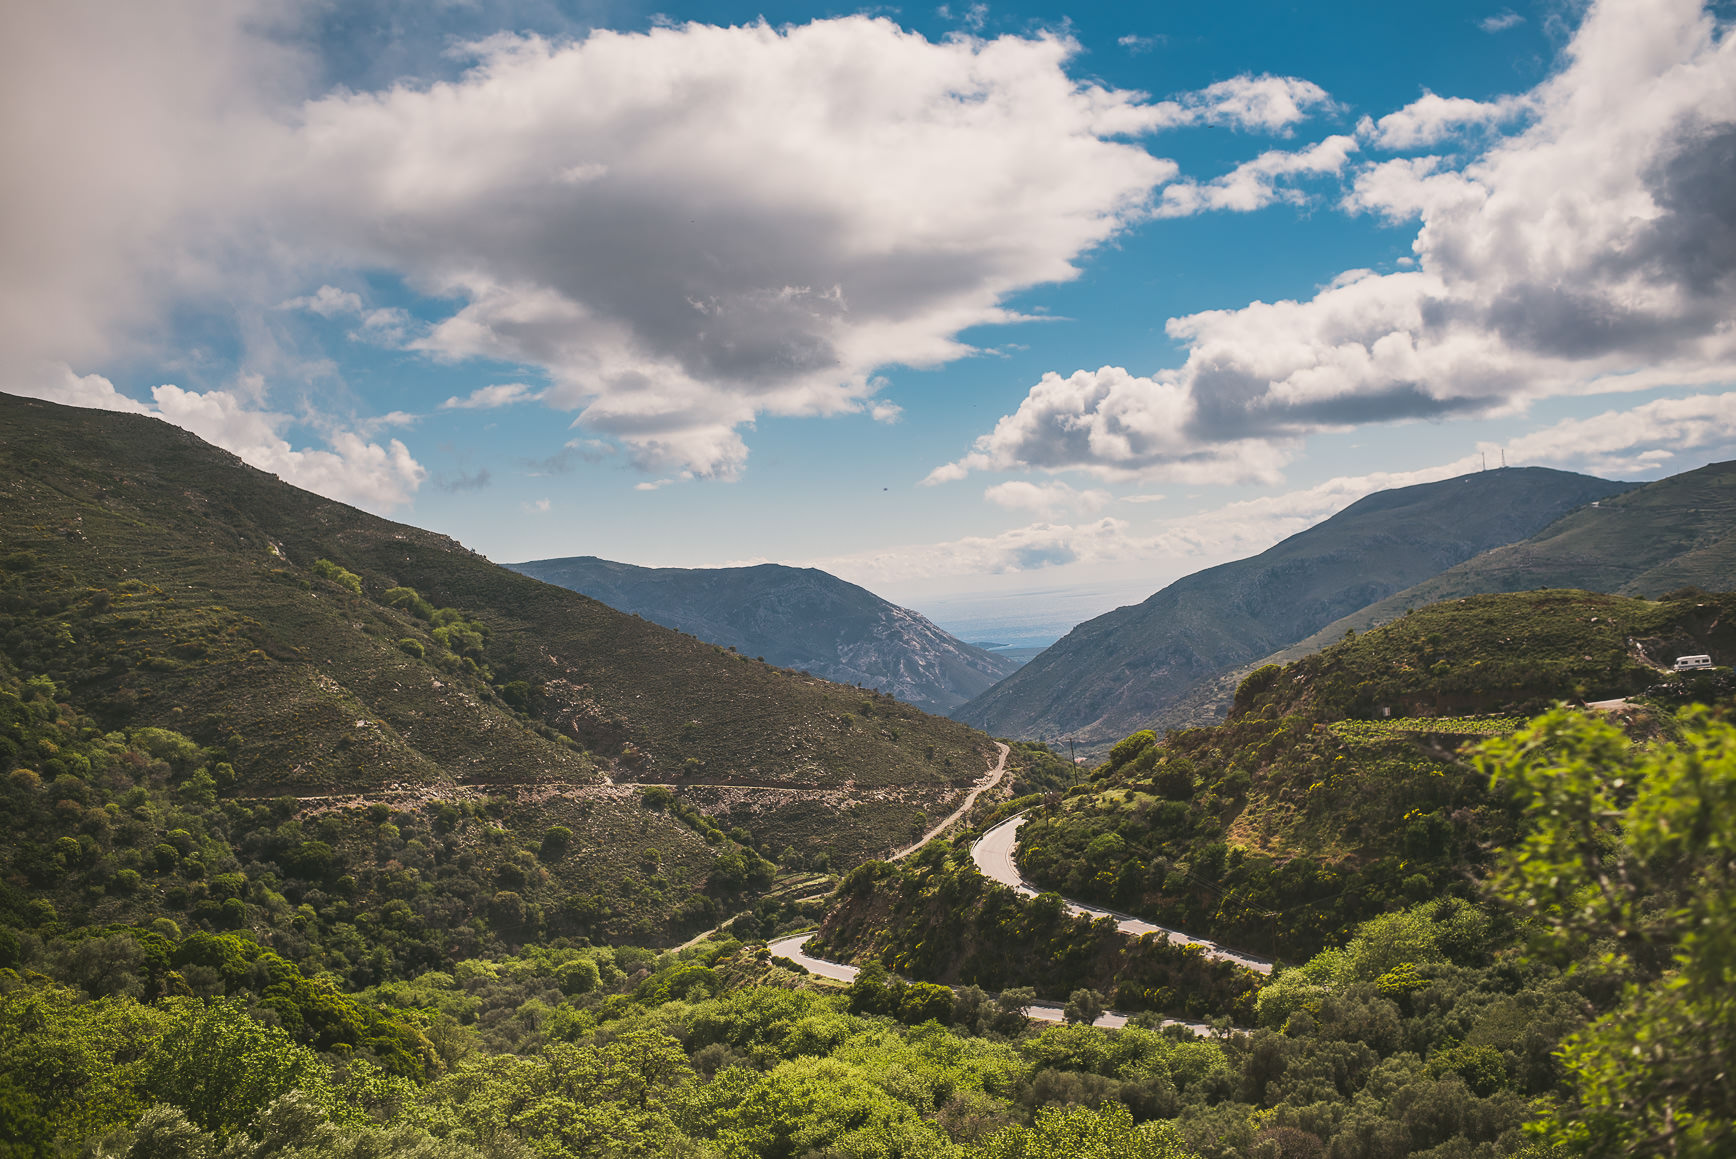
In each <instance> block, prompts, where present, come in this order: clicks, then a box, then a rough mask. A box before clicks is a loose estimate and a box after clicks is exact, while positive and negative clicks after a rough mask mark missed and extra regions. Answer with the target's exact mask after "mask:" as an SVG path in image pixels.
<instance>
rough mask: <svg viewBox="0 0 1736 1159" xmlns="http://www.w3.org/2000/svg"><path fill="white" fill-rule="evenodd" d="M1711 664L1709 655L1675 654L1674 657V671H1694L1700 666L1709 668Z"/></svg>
mask: <svg viewBox="0 0 1736 1159" xmlns="http://www.w3.org/2000/svg"><path fill="white" fill-rule="evenodd" d="M1711 666H1712V658H1711V657H1710V656H1677V657H1676V671H1677V672H1694V671H1697V670H1699V669H1701V668H1710V667H1711Z"/></svg>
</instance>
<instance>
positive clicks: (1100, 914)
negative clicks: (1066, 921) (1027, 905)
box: [970, 815, 1272, 974]
mask: <svg viewBox="0 0 1736 1159" xmlns="http://www.w3.org/2000/svg"><path fill="white" fill-rule="evenodd" d="M1024 823H1025V818H1024V817H1023V816H1022V815H1021V816H1018V817H1013V818H1010V819H1009V820H1006V821H1002V822H1001V823H1000V824H999V825H996V826H995V827H994V828H993V829H990V830H989V831H988V832H987V833H984V834H983V835H982V837H981V838H979V839H978V840H977V843H976V844H975V845H973V846H971V850H970V855H971V860H973V861H975V862H976V867H977V868H978V869H979V870H981V871H982V875H983V876H984V877H986V878H988V879H989V880H991V881H998V882H1000V883H1001V884H1002V885H1006V886H1011V887H1012V888H1013V889H1015V890H1017V891H1018V892H1020V893H1022V894H1024V895H1025V896H1026V897H1036V896H1037V890H1036V888H1035V887H1034V886H1032V885H1031V883H1030V882H1028V881H1026V880H1025V879H1024V877H1023V876H1021V875H1020V873H1019V867H1018V865H1017V864H1015V863H1014V861H1013V850H1014V849H1015V848H1017V846H1018V843H1019V826H1021V825H1023V824H1024ZM1062 901H1063V902H1065V904H1066V907H1067V912H1068V913H1070V914H1083V915H1084V916H1086V917H1089V918H1094V919H1095V918H1114V919H1115V925H1116V928H1117V929H1119V930H1120V931H1121V932H1122V933H1124V934H1131V935H1133V936H1134V937H1136V938H1137V937H1139V936H1141V935H1143V934H1167V935H1169V939H1170V941H1172V942H1175V943H1177V944H1179V945H1184V946H1198V947H1199V948H1200V949H1201V950H1202V951H1204V953H1205V956H1206V957H1208V958H1211V959H1214V960H1216V961H1220V962H1234V963H1235V964H1236V965H1238V966H1241V967H1244V968H1245V969H1249V970H1253V971H1256V972H1257V973H1261V974H1270V973H1271V972H1272V963H1271V962H1269V961H1267V960H1266V959H1265V958H1257V957H1255V956H1253V955H1252V954H1244V953H1241V952H1240V951H1237V950H1226V949H1224V947H1222V946H1220V945H1218V944H1217V943H1216V942H1209V941H1207V940H1206V939H1204V938H1195V937H1191V936H1189V935H1188V934H1184V933H1182V932H1181V931H1180V930H1172V929H1167V928H1165V927H1163V926H1154V925H1152V924H1151V923H1150V922H1146V921H1141V920H1140V919H1138V918H1135V917H1129V916H1128V915H1127V914H1122V913H1116V912H1115V911H1113V910H1106V909H1096V908H1094V907H1092V906H1088V905H1080V904H1079V903H1078V902H1076V901H1069V900H1067V899H1066V898H1063V899H1062Z"/></svg>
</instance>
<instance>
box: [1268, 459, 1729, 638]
mask: <svg viewBox="0 0 1736 1159" xmlns="http://www.w3.org/2000/svg"><path fill="white" fill-rule="evenodd" d="M1732 576H1736V462H1729V463H1712V464H1710V465H1708V466H1705V467H1701V468H1700V469H1699V470H1697V471H1686V472H1684V473H1682V474H1680V475H1672V476H1670V477H1669V478H1667V479H1660V480H1658V481H1657V482H1656V483H1648V484H1646V485H1645V486H1643V487H1639V488H1636V489H1635V490H1632V491H1629V492H1627V493H1626V494H1624V495H1618V496H1614V497H1611V498H1606V499H1601V500H1600V501H1598V502H1597V503H1596V504H1595V505H1594V506H1587V507H1583V508H1580V509H1579V510H1577V511H1574V512H1573V513H1571V514H1569V515H1566V516H1564V517H1563V518H1561V519H1559V520H1557V521H1556V522H1554V523H1551V524H1550V525H1549V526H1548V527H1546V528H1544V529H1543V530H1542V531H1540V532H1538V533H1537V534H1536V535H1534V536H1532V537H1531V538H1529V539H1526V540H1523V541H1522V542H1518V543H1512V544H1508V545H1506V546H1502V547H1497V548H1493V549H1492V550H1489V551H1486V552H1483V553H1482V554H1481V555H1477V556H1474V557H1472V558H1471V559H1467V560H1466V561H1464V562H1463V563H1461V564H1458V565H1457V566H1455V567H1450V568H1448V569H1447V570H1445V571H1443V572H1441V573H1440V574H1439V575H1436V576H1432V577H1430V578H1429V579H1426V580H1424V581H1422V582H1421V583H1419V584H1416V585H1415V586H1413V587H1409V588H1406V589H1405V590H1404V591H1401V592H1398V593H1396V594H1394V595H1392V596H1389V597H1387V598H1386V599H1383V600H1380V601H1377V602H1375V603H1372V604H1370V605H1368V606H1367V607H1365V608H1360V609H1358V610H1357V611H1355V612H1352V613H1350V614H1349V615H1346V616H1344V617H1342V618H1341V619H1338V620H1336V621H1334V622H1333V623H1331V624H1328V625H1327V626H1325V627H1324V628H1322V629H1321V630H1320V631H1318V632H1316V633H1314V634H1313V635H1311V636H1309V637H1308V638H1306V639H1303V640H1300V641H1298V642H1297V643H1296V644H1294V645H1292V646H1291V647H1288V648H1285V649H1283V650H1282V651H1278V652H1276V653H1275V654H1274V655H1273V656H1271V658H1270V660H1269V662H1271V663H1280V664H1281V663H1284V662H1286V661H1288V660H1294V659H1296V658H1297V657H1299V656H1306V655H1307V654H1309V653H1310V652H1314V651H1318V650H1319V649H1320V648H1322V647H1324V646H1325V645H1326V644H1328V643H1331V642H1332V641H1334V640H1337V639H1338V638H1339V637H1340V636H1342V635H1344V633H1345V632H1346V631H1349V630H1352V629H1354V630H1356V631H1358V632H1360V631H1364V630H1366V629H1367V628H1368V627H1370V626H1371V625H1374V624H1384V623H1386V622H1387V621H1389V620H1391V619H1393V618H1394V617H1395V616H1401V615H1403V614H1404V612H1405V610H1406V609H1408V608H1420V607H1422V606H1424V605H1425V604H1432V603H1435V602H1437V601H1440V600H1445V599H1456V598H1458V597H1459V596H1469V595H1478V594H1481V593H1485V592H1519V591H1528V590H1530V589H1532V588H1583V589H1585V590H1586V591H1594V592H1615V593H1618V594H1620V595H1628V596H1657V595H1662V594H1663V593H1665V592H1669V591H1674V590H1675V589H1677V588H1683V587H1701V588H1706V589H1709V590H1713V591H1717V590H1721V589H1723V588H1727V587H1729V586H1730V582H1731V577H1732Z"/></svg>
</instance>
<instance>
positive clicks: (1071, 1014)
mask: <svg viewBox="0 0 1736 1159" xmlns="http://www.w3.org/2000/svg"><path fill="white" fill-rule="evenodd" d="M1061 1017H1062V1018H1065V1019H1066V1020H1067V1021H1068V1022H1079V1023H1084V1024H1085V1025H1086V1026H1090V1025H1091V1024H1093V1023H1094V1022H1096V1021H1097V1020H1098V1019H1099V1018H1101V1017H1103V995H1101V994H1099V993H1098V992H1097V991H1095V990H1075V991H1073V994H1072V996H1071V997H1069V998H1068V999H1067V1005H1066V1006H1064V1007H1062V1008H1061Z"/></svg>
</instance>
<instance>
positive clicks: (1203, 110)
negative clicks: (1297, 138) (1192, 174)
mask: <svg viewBox="0 0 1736 1159" xmlns="http://www.w3.org/2000/svg"><path fill="white" fill-rule="evenodd" d="M1330 108H1332V98H1331V97H1329V96H1328V95H1327V93H1326V90H1325V89H1323V88H1321V87H1320V86H1319V85H1317V84H1315V83H1314V82H1313V81H1306V80H1303V79H1301V78H1300V77H1293V76H1248V75H1243V76H1237V77H1231V78H1230V79H1229V80H1221V81H1218V82H1217V83H1216V84H1212V85H1208V86H1206V87H1205V88H1203V89H1200V90H1199V91H1198V92H1192V93H1186V94H1184V95H1182V96H1180V97H1174V98H1171V99H1170V100H1167V101H1162V102H1160V103H1159V104H1157V105H1156V106H1155V108H1154V110H1153V111H1154V112H1155V113H1156V114H1157V116H1158V118H1159V123H1160V124H1161V125H1162V126H1163V127H1172V126H1178V125H1223V126H1228V127H1230V128H1236V129H1250V130H1261V131H1263V132H1268V133H1287V132H1289V131H1290V129H1291V127H1292V126H1294V125H1296V124H1298V123H1299V122H1301V121H1304V120H1307V118H1308V117H1309V115H1310V114H1311V113H1312V112H1314V111H1316V110H1318V111H1325V110H1328V109H1330Z"/></svg>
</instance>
